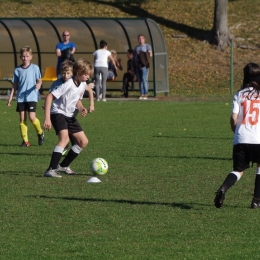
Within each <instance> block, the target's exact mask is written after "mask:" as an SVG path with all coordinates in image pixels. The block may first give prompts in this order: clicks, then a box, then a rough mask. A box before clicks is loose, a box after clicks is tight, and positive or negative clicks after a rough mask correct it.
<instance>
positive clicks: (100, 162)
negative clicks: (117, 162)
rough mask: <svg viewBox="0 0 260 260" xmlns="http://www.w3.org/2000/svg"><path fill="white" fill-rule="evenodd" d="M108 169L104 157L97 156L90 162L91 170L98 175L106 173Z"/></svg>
mask: <svg viewBox="0 0 260 260" xmlns="http://www.w3.org/2000/svg"><path fill="white" fill-rule="evenodd" d="M107 170H108V164H107V161H106V160H105V159H103V158H96V159H94V160H93V161H92V162H91V163H90V171H91V172H92V173H93V174H96V175H104V174H105V173H106V172H107Z"/></svg>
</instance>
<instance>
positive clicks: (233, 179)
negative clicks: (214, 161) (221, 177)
mask: <svg viewBox="0 0 260 260" xmlns="http://www.w3.org/2000/svg"><path fill="white" fill-rule="evenodd" d="M236 181H237V176H236V175H235V174H234V173H232V172H231V173H229V174H228V176H227V177H226V179H225V181H224V182H223V184H222V185H223V186H225V187H226V189H227V190H228V189H229V188H230V187H232V186H233V185H234V184H235V183H236Z"/></svg>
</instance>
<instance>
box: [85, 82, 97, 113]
mask: <svg viewBox="0 0 260 260" xmlns="http://www.w3.org/2000/svg"><path fill="white" fill-rule="evenodd" d="M86 91H87V92H88V96H89V108H88V112H89V113H91V112H94V110H95V108H94V94H93V90H92V88H91V87H90V86H89V85H86Z"/></svg>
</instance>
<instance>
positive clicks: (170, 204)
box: [31, 195, 192, 210]
mask: <svg viewBox="0 0 260 260" xmlns="http://www.w3.org/2000/svg"><path fill="white" fill-rule="evenodd" d="M31 197H35V198H42V199H61V200H72V201H73V200H75V201H86V202H102V203H103V202H108V203H111V202H113V203H121V204H130V205H148V206H153V205H161V206H168V207H174V208H180V209H184V210H188V209H192V207H191V206H190V205H189V203H188V204H185V203H174V202H172V203H170V202H153V201H135V200H124V199H98V198H78V197H53V196H46V195H41V196H31Z"/></svg>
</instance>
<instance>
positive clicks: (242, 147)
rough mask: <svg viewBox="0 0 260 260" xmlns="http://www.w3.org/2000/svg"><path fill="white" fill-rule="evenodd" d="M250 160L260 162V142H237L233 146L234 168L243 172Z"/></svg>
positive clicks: (248, 165)
mask: <svg viewBox="0 0 260 260" xmlns="http://www.w3.org/2000/svg"><path fill="white" fill-rule="evenodd" d="M250 162H252V163H258V164H260V144H236V145H234V146H233V170H234V171H237V172H242V171H244V170H245V169H247V168H249V167H250Z"/></svg>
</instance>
